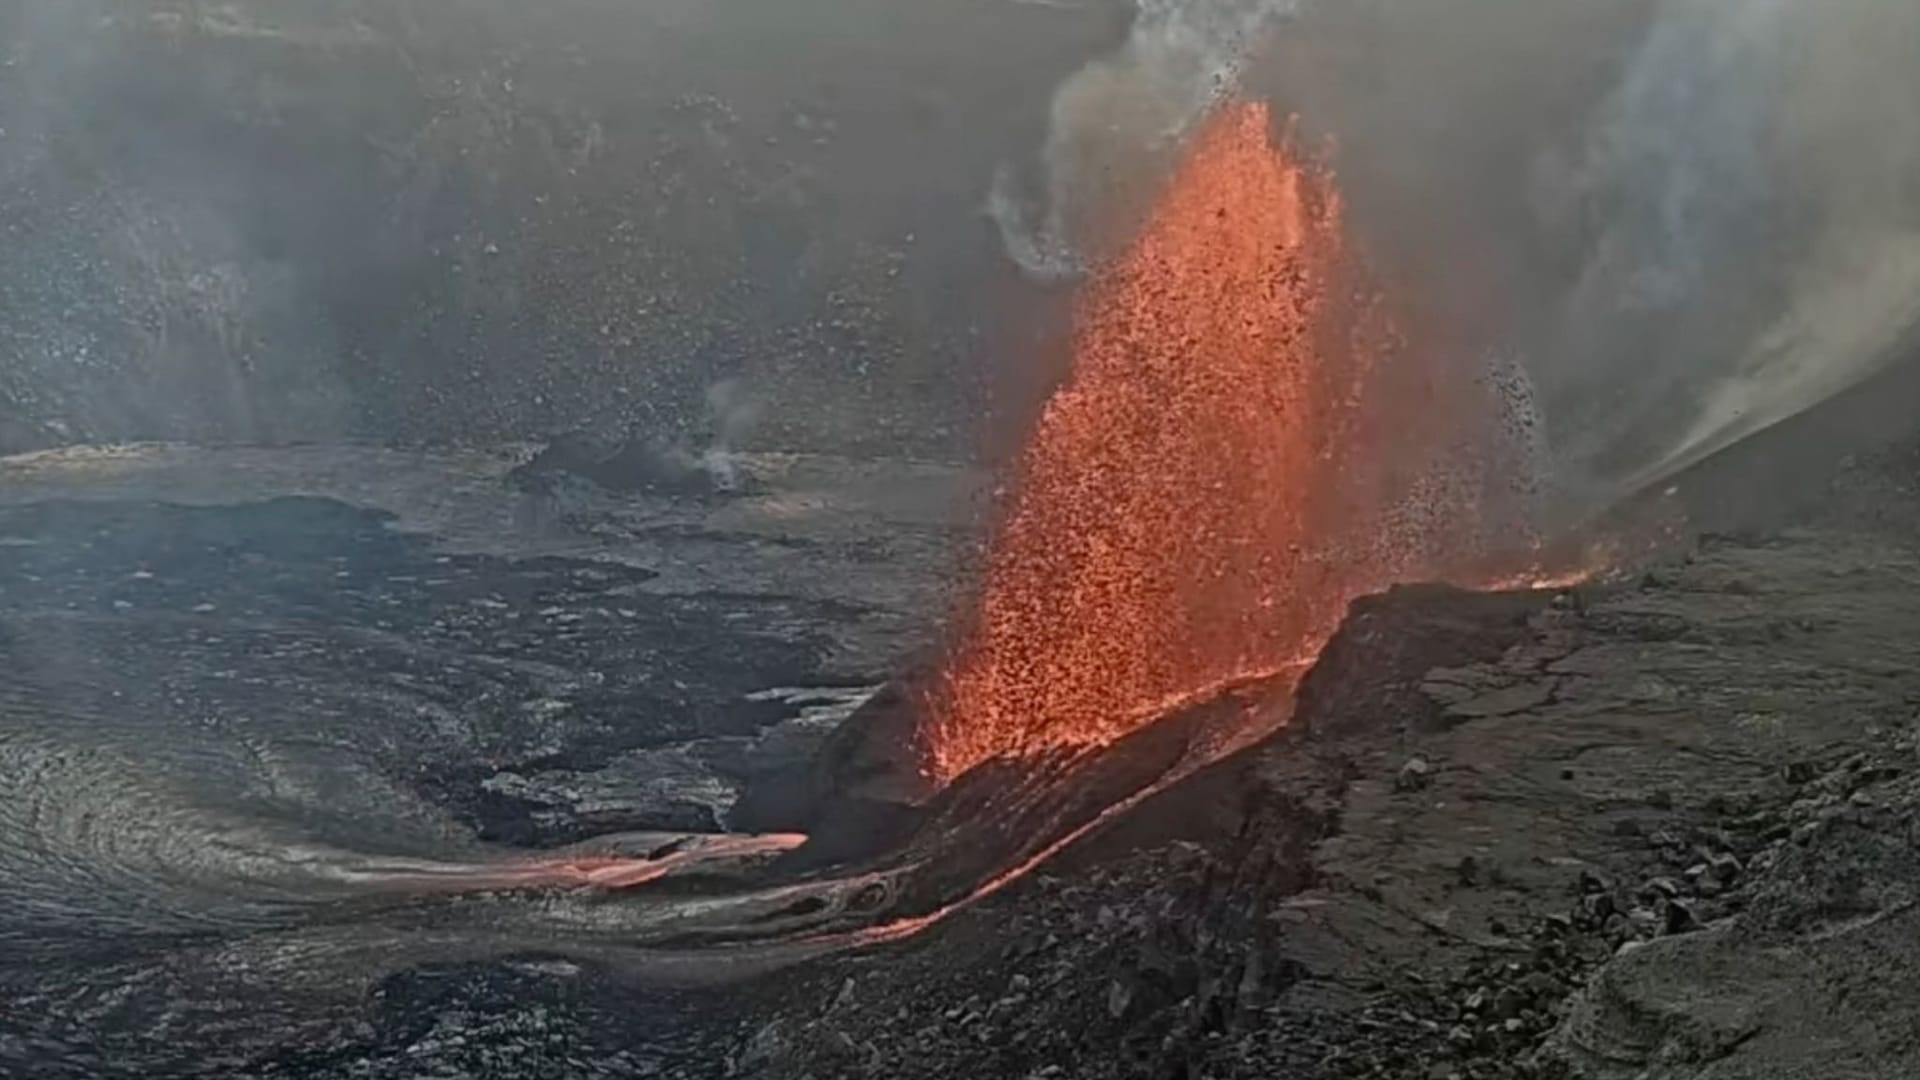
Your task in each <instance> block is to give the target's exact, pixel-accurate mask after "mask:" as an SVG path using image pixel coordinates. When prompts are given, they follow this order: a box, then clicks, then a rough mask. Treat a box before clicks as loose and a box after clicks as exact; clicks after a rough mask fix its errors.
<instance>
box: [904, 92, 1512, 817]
mask: <svg viewBox="0 0 1920 1080" xmlns="http://www.w3.org/2000/svg"><path fill="white" fill-rule="evenodd" d="M1441 363H1442V361H1441V360H1440V359H1439V358H1438V354H1437V353H1432V352H1429V353H1423V352H1421V351H1419V350H1416V349H1414V348H1412V347H1411V346H1410V345H1409V343H1408V342H1407V341H1406V340H1405V339H1404V336H1403V335H1402V334H1401V333H1400V331H1399V330H1398V329H1397V328H1396V325H1395V323H1394V321H1393V319H1392V318H1390V316H1389V315H1388V313H1387V311H1386V309H1385V305H1384V304H1383V303H1382V302H1381V300H1380V299H1379V296H1378V292H1377V290H1375V289H1374V288H1372V287H1371V286H1369V285H1368V284H1367V280H1366V275H1365V273H1364V270H1363V268H1362V267H1361V265H1360V263H1359V260H1357V259H1356V258H1355V257H1354V255H1353V253H1352V251H1351V250H1350V247H1349V244H1348V242H1347V239H1346V233H1345V221H1344V208H1343V204H1342V200H1341V197H1340V195H1339V192H1338V189H1337V187H1336V185H1335V181H1334V177H1333V175H1332V174H1331V173H1330V172H1329V171H1328V170H1326V169H1325V168H1323V167H1320V166H1318V165H1315V164H1312V163H1310V162H1308V161H1307V160H1305V159H1304V158H1303V157H1302V156H1301V155H1300V154H1298V153H1297V152H1296V148H1295V146H1294V143H1293V140H1292V139H1291V137H1290V136H1288V137H1282V138H1278V139H1276V138H1275V137H1274V136H1273V134H1272V123H1271V117H1270V115H1269V112H1268V110H1267V109H1266V107H1264V106H1263V105H1260V104H1256V103H1246V102H1232V103H1228V104H1225V105H1223V106H1222V107H1221V108H1220V109H1219V110H1218V111H1217V112H1216V113H1215V114H1214V115H1213V116H1212V117H1211V118H1210V120H1209V121H1208V123H1207V124H1206V125H1205V126H1204V128H1203V129H1202V130H1201V131H1200V132H1199V133H1198V134H1197V135H1196V136H1195V138H1194V141H1193V143H1192V145H1191V147H1190V149H1189V151H1188V154H1187V157H1186V159H1185V162H1184V164H1183V165H1182V166H1181V167H1180V168H1179V169H1178V170H1177V171H1176V172H1175V174H1174V175H1173V176H1172V177H1171V178H1170V180H1169V181H1168V184H1167V186H1166V188H1165V190H1164V192H1163V193H1162V195H1161V197H1160V199H1159V201H1158V203H1157V205H1156V207H1155V209H1154V210H1153V211H1152V213H1151V214H1150V215H1149V217H1148V219H1147V221H1146V222H1145V224H1144V226H1143V228H1142V229H1141V231H1140V233H1139V234H1138V236H1137V237H1136V239H1135V240H1134V241H1133V243H1132V244H1131V245H1129V246H1128V247H1127V248H1126V249H1125V250H1124V251H1123V252H1122V253H1121V254H1120V256H1119V257H1118V258H1116V259H1115V260H1114V261H1113V262H1112V263H1111V264H1110V265H1108V266H1106V267H1104V268H1103V269H1101V270H1099V271H1098V272H1096V274H1095V276H1094V278H1093V279H1092V280H1091V281H1090V283H1089V285H1088V287H1087V289H1086V291H1085V293H1084V294H1083V296H1082V298H1081V301H1080V305H1079V307H1078V309H1077V311H1076V321H1075V327H1074V333H1073V358H1072V367H1071V370H1070V372H1069V374H1068V377H1067V379H1066V381H1065V382H1064V383H1063V384H1062V385H1061V386H1060V387H1059V389H1058V390H1057V391H1056V392H1055V393H1054V395H1053V397H1052V399H1051V400H1050V401H1049V402H1048V403H1047V404H1046V406H1045V408H1044V410H1043V411H1042V413H1041V415H1040V416H1039V418H1038V421H1037V425H1036V427H1035V429H1034V430H1033V432H1032V435H1031V437H1030V440H1029V442H1028V444H1027V446H1026V449H1025V452H1024V454H1023V456H1022V457H1021V458H1020V460H1019V462H1018V464H1017V467H1016V472H1015V474H1014V475H1013V477H1012V485H1011V491H1012V498H1011V502H1010V503H1008V504H1007V505H1006V506H1005V507H1004V508H1003V513H1004V516H1003V518H1002V520H1001V521H1000V524H999V527H998V530H997V532H996V534H995V536H994V537H993V541H992V544H991V546H990V548H989V554H988V560H987V564H986V566H985V573H984V583H983V588H982V591H981V593H980V595H979V598H978V600H977V607H976V608H975V609H974V610H973V612H972V613H971V617H970V618H969V619H968V620H967V621H966V622H965V623H964V624H963V625H964V629H963V631H962V633H961V635H960V636H959V638H958V641H957V644H956V647H955V649H954V651H953V653H952V655H951V658H950V660H949V663H948V665H947V667H946V669H945V671H944V673H943V675H942V676H941V678H940V679H939V680H938V681H937V683H936V684H935V685H934V686H933V687H932V688H931V689H930V691H929V693H928V694H927V698H926V701H925V718H924V720H923V723H922V725H921V735H922V742H923V746H924V756H925V766H924V767H925V771H926V772H927V773H929V774H930V778H931V779H932V780H933V781H934V782H936V783H939V784H944V783H947V782H950V781H952V780H953V779H955V778H956V777H958V776H960V775H961V774H963V773H965V772H967V771H968V770H970V769H972V768H973V767H974V766H976V765H979V764H981V763H982V762H985V761H989V760H992V759H996V758H1007V757H1023V756H1030V755H1033V754H1036V753H1044V752H1048V751H1052V750H1058V749H1062V748H1087V747H1094V746H1101V745H1106V744H1109V743H1112V742H1114V741H1116V740H1118V739H1119V738H1121V737H1123V736H1125V735H1127V734H1128V733H1129V732H1131V731H1133V730H1136V729H1137V728H1138V727H1140V726H1141V725H1143V724H1145V723H1148V722H1151V721H1152V720H1153V719H1154V718H1155V717H1157V716H1159V715H1162V714H1163V713H1164V712H1166V711H1167V709H1168V708H1169V707H1170V706H1171V705H1173V704H1175V703H1178V702H1181V701H1184V700H1190V699H1192V698H1195V697H1201V696H1205V695H1206V694H1207V693H1208V692H1209V690H1210V689H1211V688H1218V687H1220V686H1223V685H1227V684H1231V683H1233V682H1235V681H1238V680H1242V679H1247V678H1253V677H1258V676H1261V675H1265V674H1270V673H1274V672H1277V671H1281V670H1285V669H1287V668H1289V667H1293V666H1297V665H1302V664H1304V663H1305V662H1307V661H1310V660H1311V658H1312V657H1313V656H1315V655H1316V654H1317V653H1318V651H1319V649H1320V647H1321V645H1322V644H1323V643H1324V642H1325V641H1326V639H1327V638H1328V637H1329V636H1330V635H1331V634H1332V632H1333V631H1334V629H1335V628H1336V626H1337V624H1338V622H1339V620H1340V618H1341V616H1342V614H1343V613H1344V611H1345V609H1346V605H1347V603H1348V602H1349V601H1350V600H1351V599H1352V598H1354V597H1355V596H1357V595H1360V594H1362V593H1365V592H1370V591H1374V590H1377V589H1380V588H1384V587H1385V586H1387V585H1390V584H1392V583H1393V582H1395V581H1401V580H1407V579H1409V578H1412V577H1424V578H1427V579H1434V578H1439V577H1444V576H1447V575H1448V574H1449V572H1450V569H1451V568H1452V567H1455V566H1464V565H1467V564H1468V563H1469V562H1471V561H1472V560H1474V559H1476V558H1477V557H1478V555H1479V554H1480V553H1481V551H1482V550H1483V549H1484V548H1485V547H1486V546H1487V545H1486V540H1485V537H1486V535H1487V534H1488V533H1489V531H1490V527H1491V526H1492V525H1493V518H1494V517H1496V516H1498V515H1495V514H1493V513H1491V510H1493V509H1494V508H1495V503H1496V502H1497V500H1496V499H1494V498H1493V497H1492V496H1490V494H1489V493H1490V492H1493V491H1495V490H1496V489H1497V488H1498V487H1499V486H1500V485H1501V484H1502V483H1503V480H1502V476H1503V475H1505V476H1511V475H1512V472H1513V467H1514V462H1513V461H1512V460H1511V458H1512V455H1511V454H1509V453H1506V452H1504V450H1503V449H1502V448H1501V446H1500V445H1499V443H1500V440H1498V439H1497V438H1494V437H1492V436H1491V435H1490V434H1489V433H1490V432H1497V431H1499V430H1500V427H1501V425H1500V424H1499V423H1497V422H1495V421H1497V420H1498V419H1499V416H1498V410H1499V409H1501V407H1502V405H1503V402H1502V400H1501V395H1500V393H1499V392H1498V391H1497V389H1496V388H1493V387H1491V386H1490V381H1489V380H1486V379H1476V378H1473V377H1466V378H1462V377H1460V376H1459V374H1458V373H1457V372H1454V373H1449V372H1447V371H1443V370H1440V365H1441Z"/></svg>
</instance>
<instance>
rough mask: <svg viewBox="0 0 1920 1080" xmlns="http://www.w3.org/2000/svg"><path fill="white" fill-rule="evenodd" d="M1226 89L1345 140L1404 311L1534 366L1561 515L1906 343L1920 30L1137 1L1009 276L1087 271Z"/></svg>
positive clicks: (1822, 22)
mask: <svg viewBox="0 0 1920 1080" xmlns="http://www.w3.org/2000/svg"><path fill="white" fill-rule="evenodd" d="M1283 16H1292V18H1290V19H1286V20H1285V25H1284V26H1281V25H1280V24H1281V22H1282V17H1283ZM1236 81H1238V82H1240V83H1242V84H1244V85H1245V87H1246V88H1247V89H1248V91H1249V92H1252V93H1258V94H1266V95H1270V96H1273V97H1274V98H1275V99H1276V101H1277V103H1278V104H1279V105H1280V106H1281V108H1282V109H1283V110H1297V111H1298V112H1299V113H1300V114H1301V118H1302V121H1303V123H1304V124H1305V125H1306V126H1307V129H1308V130H1310V131H1315V130H1317V131H1323V132H1326V133H1330V134H1332V135H1334V136H1335V137H1336V138H1337V140H1338V147H1339V160H1338V166H1339V168H1340V171H1341V174H1342V177H1343V180H1344V181H1345V183H1346V186H1348V188H1349V193H1350V194H1352V195H1354V197H1355V198H1354V201H1355V213H1354V215H1353V217H1354V220H1355V223H1356V227H1357V228H1358V229H1359V231H1360V233H1361V239H1362V242H1363V243H1364V244H1365V245H1366V247H1367V248H1368V249H1369V250H1370V252H1371V253H1372V254H1373V255H1374V256H1376V257H1378V258H1379V259H1380V261H1381V262H1382V263H1383V264H1385V265H1386V266H1388V267H1390V268H1392V269H1395V270H1398V271H1401V272H1400V273H1398V274H1390V275H1389V278H1390V284H1391V287H1392V288H1393V289H1394V290H1395V292H1396V294H1397V298H1399V299H1403V300H1404V299H1411V300H1413V301H1414V302H1415V303H1416V304H1420V303H1424V306H1425V307H1427V308H1429V309H1437V310H1440V311H1442V312H1443V313H1447V314H1451V315H1454V316H1456V318H1455V320H1454V321H1455V323H1456V327H1454V328H1450V329H1453V330H1454V333H1455V336H1456V337H1458V338H1465V339H1466V341H1465V342H1464V343H1463V344H1465V345H1466V346H1467V348H1466V349H1465V350H1464V351H1466V352H1469V353H1471V352H1476V351H1480V352H1493V353H1498V354H1511V355H1517V356H1519V357H1521V362H1522V364H1523V367H1524V372H1522V375H1523V376H1524V381H1525V384H1526V385H1527V387H1528V388H1529V390H1528V393H1527V395H1525V396H1526V397H1527V398H1528V399H1529V401H1530V403H1531V404H1532V405H1535V406H1537V408H1538V410H1539V413H1540V417H1539V423H1540V425H1541V428H1542V433H1541V435H1540V437H1541V438H1542V439H1543V446H1542V448H1541V450H1540V452H1539V453H1538V454H1532V453H1530V454H1529V456H1530V457H1535V458H1537V460H1538V461H1539V465H1538V468H1539V470H1540V471H1541V472H1542V473H1543V474H1549V475H1550V484H1551V487H1552V488H1553V489H1554V491H1553V494H1554V495H1555V496H1556V498H1555V499H1554V500H1553V503H1554V504H1555V505H1556V506H1557V507H1558V509H1559V511H1560V512H1562V513H1566V514H1571V515H1574V516H1580V515H1584V514H1587V513H1592V512H1597V511H1599V510H1602V509H1604V508H1605V507H1606V506H1608V505H1610V504H1611V503H1613V502H1615V501H1617V500H1619V499H1621V498H1624V497H1627V496H1629V495H1631V494H1632V493H1634V492H1635V491H1638V490H1643V489H1645V488H1646V487H1648V486H1651V485H1655V484H1658V483H1660V482H1662V481H1663V480H1664V479H1666V478H1667V477H1669V476H1671V475H1673V474H1674V473H1676V472H1678V471H1680V470H1682V469H1684V468H1686V467H1687V466H1689V465H1691V464H1693V463H1695V462H1697V461H1699V460H1700V459H1702V458H1704V457H1706V456H1708V455H1711V454H1712V453H1714V452H1716V451H1718V450H1720V449H1722V448H1724V447H1726V446H1728V445H1730V444H1731V443H1733V442H1735V441H1738V440H1739V439H1741V438H1743V437H1745V436H1747V435H1750V434H1752V433H1754V432H1756V431H1758V430H1761V429H1763V428H1765V427H1767V426H1770V425H1772V424H1774V423H1777V422H1778V421H1780V420H1783V419H1786V418H1788V417H1790V416H1792V415H1793V414H1795V413H1797V412H1800V411H1803V410H1805V409H1807V408H1809V407H1811V406H1813V405H1815V404H1817V403H1819V402H1820V401H1822V400H1825V399H1827V398H1829V397H1831V396H1833V395H1834V394H1837V393H1839V392H1841V391H1842V390H1845V389H1847V388H1849V387H1851V386H1853V385H1856V384H1857V383H1859V382H1860V381H1862V380H1864V379H1866V378H1868V377H1870V376H1872V375H1873V374H1875V373H1876V372H1877V371H1878V370H1880V369H1881V368H1882V367H1883V366H1885V365H1888V364H1890V363H1892V362H1895V361H1897V360H1899V359H1901V358H1902V349H1903V348H1908V347H1910V345H1911V342H1912V340H1913V338H1914V334H1915V327H1916V325H1920V109H1916V108H1915V107H1914V103H1915V102H1920V5H1916V4H1913V3H1911V2H1910V0H1836V2H1833V3H1821V4H1809V3H1803V2H1793V0H1640V2H1637V3H1622V4H1619V5H1594V4H1592V3H1590V2H1587V0H1529V2H1526V3H1522V2H1520V0H1436V2H1434V3H1430V4H1420V5H1413V4H1406V3H1395V2H1389V0H1348V2H1346V3H1339V4H1335V3H1321V4H1301V5H1295V4H1293V3H1281V2H1267V3H1260V2H1253V0H1214V2H1206V0H1191V2H1188V3H1185V4H1179V3H1171V2H1156V0H1142V2H1141V6H1140V11H1139V15H1138V18H1137V20H1136V23H1135V25H1134V28H1133V31H1132V33H1131V35H1130V37H1129V38H1128V39H1127V41H1126V42H1125V44H1124V45H1123V46H1122V48H1121V49H1120V50H1119V51H1118V52H1117V53H1115V54H1114V55H1112V56H1110V57H1107V58H1105V59H1102V60H1100V61H1098V62H1095V63H1093V64H1091V65H1089V66H1087V67H1086V68H1084V69H1083V70H1081V71H1080V72H1078V73H1077V74H1075V75H1074V76H1072V77H1071V78H1070V79H1069V80H1067V81H1066V82H1065V83H1064V84H1062V86H1061V87H1060V89H1059V91H1058V93H1057V94H1056V96H1055V98H1054V100H1053V103H1052V111H1051V116H1050V120H1051V127H1050V130H1049V134H1048V137H1047V140H1046V143H1045V145H1044V147H1043V149H1042V152H1041V155H1040V162H1039V163H1040V166H1041V168H1040V172H1041V181H1042V182H1041V183H1040V185H1039V186H1038V189H1037V193H1035V197H1033V198H1029V199H1027V200H1024V201H1023V200H1022V198H1021V197H1020V190H1021V189H1020V185H1019V184H1018V183H1016V181H1015V177H1014V174H1013V173H1012V172H1011V171H1007V172H1003V174H1002V175H1001V176H1000V177H998V178H997V180H996V183H995V185H994V188H993V191H992V195H991V198H990V207H991V208H992V210H993V213H994V217H995V219H996V221H997V222H998V223H999V224H1000V226H1001V230H1002V234H1003V236H1004V238H1005V241H1006V247H1007V251H1008V254H1009V255H1010V257H1012V258H1013V259H1014V260H1015V261H1016V262H1017V263H1019V264H1020V265H1021V266H1022V267H1023V268H1025V269H1026V270H1027V271H1028V272H1029V273H1031V274H1033V275H1035V276H1038V277H1041V278H1047V279H1058V278H1061V277H1065V276H1070V275H1072V274H1074V273H1076V272H1077V271H1078V270H1079V269H1080V267H1081V266H1082V265H1083V264H1084V262H1085V261H1087V260H1088V259H1090V258H1097V257H1098V254H1099V252H1098V245H1099V239H1100V238H1102V237H1110V236H1113V235H1115V234H1116V233H1118V234H1119V235H1124V234H1125V232H1126V228H1125V222H1126V221H1128V220H1130V217H1129V215H1135V214H1137V212H1138V206H1139V202H1138V195H1137V194H1136V193H1135V192H1134V191H1132V190H1130V189H1129V188H1128V186H1127V185H1128V184H1136V185H1141V186H1145V187H1151V186H1152V183H1153V182H1154V180H1155V179H1156V178H1157V176H1158V175H1159V172H1160V170H1161V168H1163V165H1164V161H1165V159H1166V158H1167V157H1168V156H1169V155H1170V152H1171V150H1172V148H1173V147H1175V146H1177V145H1178V143H1179V142H1180V139H1181V137H1182V135H1184V134H1185V133H1186V132H1187V131H1188V130H1189V129H1190V127H1191V125H1192V122H1193V120H1194V119H1195V117H1197V116H1198V115H1200V114H1201V113H1203V112H1204V111H1205V109H1206V108H1207V107H1208V105H1209V103H1210V102H1211V101H1212V100H1214V98H1215V96H1216V95H1217V94H1218V93H1220V92H1221V90H1222V89H1223V88H1226V87H1228V86H1229V85H1231V84H1233V83H1234V82H1236ZM1116 224H1119V226H1120V227H1119V228H1116V227H1115V226H1116ZM1450 279H1453V280H1450ZM1460 279H1465V280H1467V281H1469V282H1470V283H1471V287H1474V288H1479V289H1480V290H1481V291H1482V292H1483V293H1484V294H1485V295H1484V296H1478V297H1475V298H1474V299H1473V300H1472V301H1471V303H1468V304H1461V303H1456V301H1459V300H1460V297H1459V296H1458V295H1452V294H1450V293H1449V290H1452V291H1453V293H1458V292H1461V291H1465V289H1466V288H1468V287H1463V286H1461V285H1460ZM1420 293H1426V294H1428V295H1426V296H1421V295H1417V294H1420ZM1400 294H1405V295H1400ZM1462 307H1471V308H1472V309H1473V310H1470V311H1467V310H1459V309H1460V308H1462ZM1460 370H1461V374H1462V377H1473V376H1472V372H1471V369H1470V365H1466V364H1463V365H1462V366H1461V369H1460Z"/></svg>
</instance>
